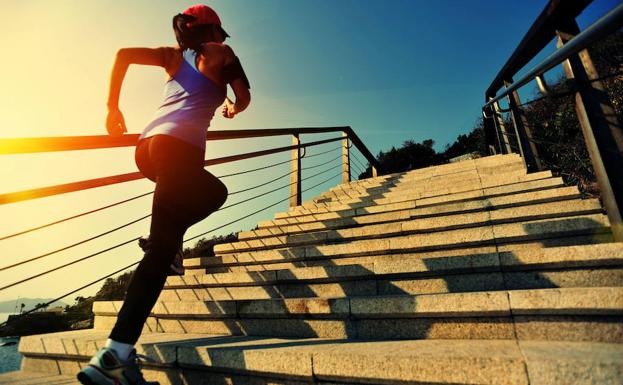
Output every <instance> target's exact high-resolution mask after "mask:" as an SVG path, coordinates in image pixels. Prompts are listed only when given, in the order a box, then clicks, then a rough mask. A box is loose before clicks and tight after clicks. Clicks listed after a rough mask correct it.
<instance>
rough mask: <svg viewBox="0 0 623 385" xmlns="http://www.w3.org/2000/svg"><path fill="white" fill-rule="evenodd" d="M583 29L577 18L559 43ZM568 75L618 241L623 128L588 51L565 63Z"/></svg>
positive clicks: (622, 232)
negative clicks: (574, 89)
mask: <svg viewBox="0 0 623 385" xmlns="http://www.w3.org/2000/svg"><path fill="white" fill-rule="evenodd" d="M579 32H580V28H579V27H578V24H577V23H576V22H575V20H572V21H570V22H568V23H567V24H566V25H564V26H562V25H561V26H560V27H559V29H558V30H557V31H556V34H557V35H558V46H559V47H561V46H563V45H564V44H565V43H566V42H568V41H569V40H570V39H572V38H573V37H574V36H575V35H577V34H578V33H579ZM563 67H564V70H565V74H566V76H567V78H568V79H574V80H575V85H576V87H577V91H576V93H575V111H576V114H577V115H578V120H579V121H580V127H581V128H582V134H583V135H584V140H585V141H586V149H587V150H588V154H589V155H590V158H591V162H592V163H593V169H594V171H595V175H596V176H597V182H598V183H599V187H600V190H601V196H602V199H603V203H604V206H605V208H606V211H607V213H608V220H609V221H610V228H611V229H612V234H613V236H614V240H615V241H619V242H621V241H623V220H622V219H621V209H623V171H622V170H623V129H622V128H621V125H620V122H619V121H618V119H617V117H616V115H615V113H614V109H613V107H612V102H611V101H610V98H609V97H608V94H607V93H606V91H605V88H604V86H603V83H602V82H601V81H593V80H594V79H598V78H599V74H598V73H597V70H596V69H595V66H594V65H593V61H592V60H591V58H590V55H589V53H588V51H587V50H586V49H585V50H582V51H580V53H579V54H576V55H573V56H571V57H570V58H569V59H568V60H566V61H565V62H564V64H563Z"/></svg>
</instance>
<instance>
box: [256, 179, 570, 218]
mask: <svg viewBox="0 0 623 385" xmlns="http://www.w3.org/2000/svg"><path fill="white" fill-rule="evenodd" d="M563 186H564V184H563V181H562V178H547V179H539V180H532V181H524V182H517V183H512V184H508V185H504V186H497V187H490V188H484V189H480V188H478V189H473V190H467V191H462V192H455V193H447V194H443V195H439V196H436V195H433V196H429V195H430V194H434V193H432V192H426V193H422V194H420V193H413V194H407V195H402V196H399V197H394V198H382V199H371V200H363V201H361V200H355V201H353V202H350V203H344V202H335V203H333V204H331V205H330V206H327V205H324V206H322V205H320V204H319V205H318V206H317V207H314V208H301V207H300V206H297V207H298V209H296V210H293V211H289V212H286V213H277V214H275V219H274V220H273V221H264V222H259V224H258V226H259V227H268V226H275V225H283V224H291V223H297V222H298V221H299V220H301V219H304V218H305V217H309V216H311V215H315V214H316V215H317V214H323V213H334V214H335V213H337V214H339V215H344V216H353V215H361V214H364V213H368V214H371V213H380V212H387V211H395V210H400V209H405V208H415V207H416V206H433V205H441V204H446V203H452V202H455V203H456V202H464V201H469V200H475V199H483V198H491V197H498V196H504V195H510V194H516V193H527V192H535V191H541V190H544V189H549V188H556V187H563Z"/></svg>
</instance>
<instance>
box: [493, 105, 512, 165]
mask: <svg viewBox="0 0 623 385" xmlns="http://www.w3.org/2000/svg"><path fill="white" fill-rule="evenodd" d="M491 99H493V98H491ZM493 124H495V126H496V128H497V131H498V132H499V133H500V135H501V136H502V146H501V150H502V154H512V153H513V148H512V147H511V142H510V140H509V138H508V132H507V131H506V126H505V125H504V119H502V116H501V115H500V105H499V104H498V102H495V103H493Z"/></svg>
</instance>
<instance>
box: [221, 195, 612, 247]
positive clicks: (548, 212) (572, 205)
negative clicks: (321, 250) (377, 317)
mask: <svg viewBox="0 0 623 385" xmlns="http://www.w3.org/2000/svg"><path fill="white" fill-rule="evenodd" d="M484 208H485V209H484V210H481V211H475V212H467V213H447V214H446V215H442V216H435V217H431V218H417V217H413V216H410V217H408V218H404V217H403V218H400V219H399V220H394V221H388V222H383V223H370V224H362V225H360V226H348V227H343V228H337V229H331V228H329V229H318V230H310V231H306V232H304V233H298V234H284V235H276V236H270V237H263V238H261V239H256V240H242V241H238V242H231V243H222V244H219V245H215V246H214V252H215V253H217V254H219V255H220V254H223V253H228V252H237V251H241V250H258V249H269V248H277V247H283V246H287V245H296V244H316V243H319V244H322V243H325V242H327V241H329V242H335V241H342V240H347V239H351V238H362V237H366V238H368V237H380V236H382V237H387V236H391V235H396V234H406V233H408V232H433V231H440V230H447V229H452V228H459V227H469V226H473V225H475V224H479V223H482V224H491V225H493V224H500V223H508V222H520V221H526V220H530V219H543V218H548V217H549V218H555V217H564V216H573V215H575V216H577V215H581V214H595V213H600V212H603V209H602V207H601V204H600V203H599V201H598V200H597V199H585V200H581V199H574V200H566V201H559V202H549V203H538V204H527V205H523V206H519V207H508V208H499V209H495V206H493V207H484ZM489 209H493V210H489ZM416 212H417V210H412V211H411V212H410V214H415V213H416Z"/></svg>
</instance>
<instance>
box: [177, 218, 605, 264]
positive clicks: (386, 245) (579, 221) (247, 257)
mask: <svg viewBox="0 0 623 385" xmlns="http://www.w3.org/2000/svg"><path fill="white" fill-rule="evenodd" d="M609 231H610V230H609V225H608V221H607V218H606V217H605V216H603V215H588V216H582V217H568V218H564V219H555V220H544V221H533V222H524V223H512V224H503V225H494V226H484V227H475V228H463V229H460V230H450V231H438V232H434V233H422V234H414V235H406V236H397V237H392V238H382V239H375V240H369V241H353V242H346V243H341V244H335V245H322V246H307V247H295V248H288V249H273V250H266V251H257V252H243V253H236V254H225V255H222V256H218V257H208V258H192V259H187V260H185V261H184V263H185V266H189V267H191V266H195V267H201V266H214V267H228V266H231V265H238V264H261V263H269V262H292V261H299V260H301V261H304V260H308V259H326V258H334V257H338V256H344V257H346V256H352V257H354V256H364V255H374V254H391V253H400V252H409V251H413V252H424V251H433V250H442V249H452V248H461V247H463V248H466V247H480V246H487V245H494V244H496V243H497V244H503V243H511V242H526V241H530V240H543V239H548V238H562V237H571V236H582V235H595V236H597V237H599V234H604V233H605V234H607V233H608V232H609ZM542 242H544V243H546V242H547V241H542Z"/></svg>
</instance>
